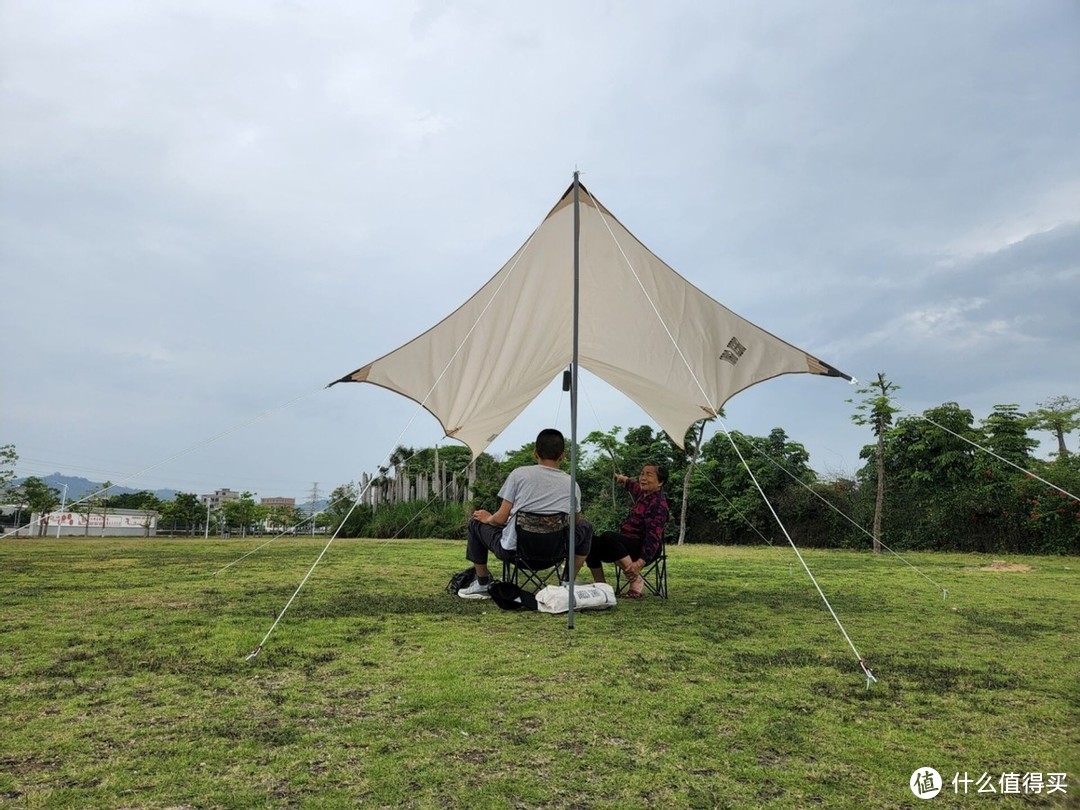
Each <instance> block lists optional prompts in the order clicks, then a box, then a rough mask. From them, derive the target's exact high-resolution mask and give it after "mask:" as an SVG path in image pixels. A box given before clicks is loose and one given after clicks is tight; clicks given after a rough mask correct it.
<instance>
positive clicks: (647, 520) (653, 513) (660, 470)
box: [585, 463, 669, 599]
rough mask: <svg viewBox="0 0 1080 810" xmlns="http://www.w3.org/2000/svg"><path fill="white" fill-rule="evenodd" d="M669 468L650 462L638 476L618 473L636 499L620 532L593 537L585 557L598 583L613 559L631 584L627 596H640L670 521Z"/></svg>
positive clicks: (619, 478)
mask: <svg viewBox="0 0 1080 810" xmlns="http://www.w3.org/2000/svg"><path fill="white" fill-rule="evenodd" d="M667 479H668V473H667V469H665V468H664V467H662V466H660V465H659V464H654V463H649V464H646V465H645V466H644V467H642V468H641V474H640V475H638V477H637V479H636V480H635V479H633V478H630V477H629V476H626V475H618V474H616V475H615V480H616V481H617V482H618V483H620V484H622V485H623V486H624V487H626V491H627V492H629V493H630V494H631V495H632V496H633V498H634V506H633V508H631V510H630V514H629V515H627V517H626V520H624V521H623V523H622V526H620V527H619V531H617V532H604V533H603V534H599V535H596V536H595V537H593V542H592V549H591V550H590V551H589V555H588V557H587V558H586V560H585V564H586V565H587V566H589V570H590V571H591V572H592V576H593V581H594V582H604V581H605V579H604V565H603V564H604V563H606V562H612V563H615V565H617V566H618V567H619V569H620V570H621V571H622V572H623V573H624V574H625V575H626V579H627V581H628V582H629V583H630V587H629V588H627V591H626V596H627V597H628V598H629V599H640V598H641V597H642V592H643V591H644V590H645V581H644V580H643V579H642V578H641V574H640V571H641V569H642V568H643V567H645V566H646V565H648V564H649V563H650V562H652V561H653V559H654V558H655V557H656V555H657V554H658V553H659V552H660V544H661V542H662V541H663V538H664V527H665V526H666V525H667V522H668V515H669V510H668V502H667V498H666V497H665V496H664V489H663V488H664V484H666V483H667Z"/></svg>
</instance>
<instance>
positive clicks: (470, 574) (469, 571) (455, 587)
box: [446, 566, 476, 595]
mask: <svg viewBox="0 0 1080 810" xmlns="http://www.w3.org/2000/svg"><path fill="white" fill-rule="evenodd" d="M474 579H476V569H475V568H473V567H472V566H469V567H468V568H466V569H465V570H464V571H458V572H457V573H456V574H454V575H453V576H452V577H450V581H449V582H448V583H446V592H447V593H452V594H454V595H457V592H458V591H460V590H461V589H462V588H468V587H469V586H470V585H472V581H473V580H474Z"/></svg>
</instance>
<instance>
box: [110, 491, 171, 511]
mask: <svg viewBox="0 0 1080 810" xmlns="http://www.w3.org/2000/svg"><path fill="white" fill-rule="evenodd" d="M108 501H109V507H110V508H112V509H146V510H151V511H155V512H160V511H161V499H160V498H158V496H157V495H155V494H154V493H153V492H150V491H149V490H145V489H144V490H142V491H140V492H122V493H120V494H119V495H111V496H109V499H108Z"/></svg>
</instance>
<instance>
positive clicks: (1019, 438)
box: [982, 405, 1039, 467]
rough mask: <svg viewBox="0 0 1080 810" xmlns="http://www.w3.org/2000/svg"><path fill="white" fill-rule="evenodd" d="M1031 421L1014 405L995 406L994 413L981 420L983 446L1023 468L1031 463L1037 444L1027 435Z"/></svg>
mask: <svg viewBox="0 0 1080 810" xmlns="http://www.w3.org/2000/svg"><path fill="white" fill-rule="evenodd" d="M1031 421H1032V420H1031V419H1030V418H1028V416H1027V415H1026V414H1023V413H1021V412H1020V411H1019V410H1018V409H1017V406H1016V405H995V406H994V412H993V413H992V414H990V415H989V416H988V417H986V419H984V420H983V423H982V425H983V430H984V431H985V433H986V443H985V446H986V447H987V448H989V449H990V450H992V451H993V452H994V453H995V454H996V455H998V456H1000V457H1001V458H1003V459H1005V460H1006V461H1009V462H1011V463H1013V464H1015V465H1016V466H1017V467H1024V466H1026V465H1027V464H1028V462H1029V461H1031V451H1032V450H1034V449H1035V448H1036V447H1038V446H1039V443H1038V442H1037V441H1035V440H1034V439H1032V438H1030V437H1029V436H1028V435H1027V429H1028V426H1029V425H1031Z"/></svg>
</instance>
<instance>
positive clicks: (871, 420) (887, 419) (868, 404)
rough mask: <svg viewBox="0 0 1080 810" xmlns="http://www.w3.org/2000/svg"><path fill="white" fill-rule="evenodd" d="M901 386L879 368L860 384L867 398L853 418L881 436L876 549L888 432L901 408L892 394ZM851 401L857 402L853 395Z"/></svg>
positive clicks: (877, 454) (876, 549)
mask: <svg viewBox="0 0 1080 810" xmlns="http://www.w3.org/2000/svg"><path fill="white" fill-rule="evenodd" d="M899 390H900V386H899V385H897V384H896V383H893V382H890V381H889V380H887V379H886V378H885V373H884V372H878V376H877V379H876V380H875V381H874V382H873V383H871V384H870V385H869V386H866V387H865V388H857V389H856V393H859V394H865V395H866V396H865V398H864V399H863V400H862V401H861V402H859V403H858V404H857V405H856V406H855V410H856V411H857V413H855V414H853V415H852V417H851V419H852V421H853V422H854V423H855V424H857V425H869V426H870V428H871V430H872V431H873V433H874V436H875V438H876V439H877V444H876V447H875V455H874V458H875V460H876V463H877V498H876V499H875V501H874V528H873V534H874V553H876V554H880V553H881V540H880V538H881V516H882V512H883V511H884V508H885V433H886V432H887V431H888V429H889V426H890V425H891V424H892V421H893V416H894V415H895V414H896V413H897V412H899V410H900V409H899V408H898V407H896V406H895V405H893V402H892V398H893V395H894V394H895V392H897V391H899ZM848 402H854V400H851V399H849V400H848Z"/></svg>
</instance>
